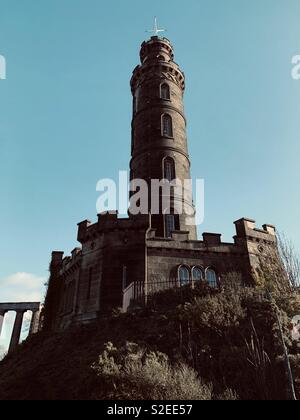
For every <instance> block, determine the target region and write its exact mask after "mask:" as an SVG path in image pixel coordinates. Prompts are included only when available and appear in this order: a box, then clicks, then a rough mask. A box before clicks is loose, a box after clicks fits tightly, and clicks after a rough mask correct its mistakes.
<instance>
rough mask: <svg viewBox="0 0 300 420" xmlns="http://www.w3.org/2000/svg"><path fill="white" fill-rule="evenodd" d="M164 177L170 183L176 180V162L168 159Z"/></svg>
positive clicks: (165, 163) (165, 164)
mask: <svg viewBox="0 0 300 420" xmlns="http://www.w3.org/2000/svg"><path fill="white" fill-rule="evenodd" d="M164 169H165V171H164V172H165V173H164V177H165V179H167V180H168V181H170V182H171V181H173V180H174V178H175V167H174V161H173V160H172V159H166V160H165V162H164Z"/></svg>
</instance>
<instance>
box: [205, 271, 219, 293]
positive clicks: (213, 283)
mask: <svg viewBox="0 0 300 420" xmlns="http://www.w3.org/2000/svg"><path fill="white" fill-rule="evenodd" d="M206 280H207V282H208V284H209V286H210V287H213V288H214V289H216V288H217V287H218V282H217V275H216V273H215V272H214V270H207V272H206Z"/></svg>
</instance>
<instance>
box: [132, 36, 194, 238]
mask: <svg viewBox="0 0 300 420" xmlns="http://www.w3.org/2000/svg"><path fill="white" fill-rule="evenodd" d="M140 59H141V64H140V65H139V66H137V67H136V68H135V70H134V71H133V75H132V78H131V91H132V95H133V118H132V147H131V155H132V158H131V162H130V179H131V180H133V179H143V180H145V181H146V182H147V184H148V186H150V184H151V180H153V179H156V180H160V181H161V180H163V179H165V180H168V181H172V180H174V179H175V178H176V179H178V180H179V181H180V182H181V183H182V185H184V181H185V180H190V178H191V176H190V160H189V154H188V147H187V135H186V119H185V115H184V105H183V95H184V89H185V77H184V73H183V72H182V71H181V70H180V68H179V66H178V65H177V64H176V63H175V62H174V61H173V59H174V54H173V48H172V45H171V43H170V41H169V40H168V39H166V38H160V37H158V36H153V37H152V38H151V39H150V40H149V41H147V42H144V43H143V44H142V46H141V51H140ZM186 185H187V184H186ZM185 192H187V188H186V189H185ZM164 195H165V190H164V189H163V188H160V196H159V201H160V205H159V214H153V211H151V213H152V214H151V224H152V228H154V229H156V235H157V236H158V237H167V238H168V237H171V233H172V231H179V230H180V231H186V232H189V239H191V240H195V239H197V233H196V227H195V224H194V223H193V222H192V223H191V221H192V220H193V219H194V218H193V217H191V215H193V213H194V207H193V201H192V195H191V194H182V196H184V199H182V198H181V197H180V196H179V195H178V190H175V189H174V188H171V199H170V206H168V208H164V207H163V204H162V201H163V200H162V198H163V196H164ZM148 199H149V206H151V204H153V201H154V199H153V196H152V197H151V193H150V188H149V197H148ZM156 199H157V198H156ZM179 201H180V202H182V204H183V205H182V207H183V212H182V213H181V214H177V213H178V211H177V210H176V209H177V208H178V207H177V206H178V202H179ZM179 207H180V206H179ZM152 208H153V207H152ZM156 213H157V212H156Z"/></svg>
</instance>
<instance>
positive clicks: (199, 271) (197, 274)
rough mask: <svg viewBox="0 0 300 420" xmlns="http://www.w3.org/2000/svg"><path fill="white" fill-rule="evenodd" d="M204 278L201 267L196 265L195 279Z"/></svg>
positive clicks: (194, 270) (194, 269)
mask: <svg viewBox="0 0 300 420" xmlns="http://www.w3.org/2000/svg"><path fill="white" fill-rule="evenodd" d="M201 279H202V271H201V269H200V268H198V267H196V268H193V280H195V281H201Z"/></svg>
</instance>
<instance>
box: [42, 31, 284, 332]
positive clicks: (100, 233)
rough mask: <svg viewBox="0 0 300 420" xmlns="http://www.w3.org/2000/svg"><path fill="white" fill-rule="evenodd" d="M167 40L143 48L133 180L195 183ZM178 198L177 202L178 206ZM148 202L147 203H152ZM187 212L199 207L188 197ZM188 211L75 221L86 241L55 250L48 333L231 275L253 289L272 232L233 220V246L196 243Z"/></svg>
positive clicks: (208, 238) (216, 238) (178, 75)
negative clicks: (172, 289) (154, 296)
mask: <svg viewBox="0 0 300 420" xmlns="http://www.w3.org/2000/svg"><path fill="white" fill-rule="evenodd" d="M173 58H174V55H173V48H172V45H171V43H170V41H169V40H168V39H166V38H160V37H157V36H154V37H152V38H151V39H150V40H149V41H148V42H144V43H143V44H142V46H141V51H140V59H141V64H140V65H138V66H137V67H136V68H135V69H134V72H133V76H132V79H131V91H132V95H133V118H132V148H131V154H132V156H131V161H130V178H131V179H132V180H133V179H136V178H141V179H143V180H145V181H146V182H147V183H148V184H149V183H150V181H151V180H152V179H168V180H172V179H174V178H177V179H180V180H182V181H183V180H184V179H189V178H190V159H189V154H188V147H187V135H186V117H185V114H184V105H183V95H184V89H185V76H184V74H183V72H182V71H181V69H180V68H179V66H178V65H177V64H176V63H175V62H174V61H173ZM176 199H177V197H176V194H174V193H172V196H171V204H173V205H174V207H175V202H176ZM149 200H150V201H151V197H149ZM186 205H187V208H190V209H192V208H193V201H192V199H190V200H189V199H188V200H187V203H186ZM187 217H188V216H187V215H186V214H184V213H183V214H180V215H178V214H175V212H174V211H169V212H167V213H166V212H165V209H164V208H162V207H160V211H159V214H156V215H153V214H149V215H147V216H143V215H137V216H133V215H131V214H130V211H129V217H128V218H124V219H121V218H118V215H117V213H115V214H111V213H106V214H99V215H98V221H97V222H96V223H91V222H90V221H88V220H85V221H83V222H81V223H79V224H78V236H77V239H78V241H79V242H80V244H81V247H80V248H75V249H74V250H73V251H72V254H71V256H67V257H64V253H63V252H57V251H55V252H53V253H52V260H51V264H50V280H49V286H48V293H47V297H46V301H45V318H44V327H45V328H47V329H61V328H66V327H68V326H69V325H70V324H72V323H82V322H88V321H91V320H95V319H96V318H97V317H99V316H101V314H102V313H105V312H107V311H110V310H112V309H113V308H116V307H121V308H123V310H127V309H128V308H129V306H130V305H131V304H134V302H136V301H141V300H144V301H146V300H147V298H148V297H149V296H151V294H153V293H154V292H155V291H157V290H161V289H165V288H170V287H178V286H179V287H180V286H181V285H182V284H186V283H189V282H191V283H192V284H193V283H194V282H200V281H202V282H207V283H208V284H209V285H210V286H211V287H218V286H219V285H220V283H222V278H224V276H225V275H226V274H228V273H231V272H236V273H239V274H240V276H241V277H242V279H243V282H244V283H245V284H247V285H255V281H256V279H255V277H256V273H257V272H259V270H260V262H261V259H262V258H264V257H266V256H267V254H268V253H269V251H270V249H271V250H273V251H275V250H276V249H277V247H276V234H275V228H274V227H273V226H271V225H264V226H263V227H262V229H257V228H256V227H255V222H254V221H253V220H249V219H240V220H238V221H236V222H235V226H236V236H235V237H234V242H233V243H224V242H222V241H221V235H220V234H215V233H203V238H202V239H201V240H198V239H197V231H196V226H195V225H190V224H188V223H187Z"/></svg>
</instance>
